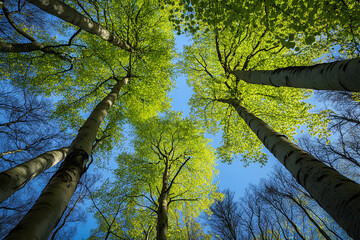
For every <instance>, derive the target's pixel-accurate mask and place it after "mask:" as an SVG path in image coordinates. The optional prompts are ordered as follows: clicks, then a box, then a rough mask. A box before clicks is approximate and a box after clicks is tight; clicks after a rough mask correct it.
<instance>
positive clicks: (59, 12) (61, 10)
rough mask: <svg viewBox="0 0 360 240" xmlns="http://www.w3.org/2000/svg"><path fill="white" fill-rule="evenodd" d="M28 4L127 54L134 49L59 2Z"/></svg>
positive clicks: (43, 0) (39, 0)
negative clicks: (95, 36) (99, 38)
mask: <svg viewBox="0 0 360 240" xmlns="http://www.w3.org/2000/svg"><path fill="white" fill-rule="evenodd" d="M27 1H28V2H30V3H32V4H34V5H35V6H37V7H38V8H40V9H41V10H43V11H45V12H47V13H49V14H52V15H54V16H56V17H58V18H60V19H62V20H64V21H65V22H68V23H71V24H73V25H75V26H77V27H79V28H81V29H83V30H84V31H86V32H88V33H91V34H95V35H97V36H99V37H101V38H102V39H104V40H106V41H108V42H109V43H111V44H113V45H115V46H118V47H120V48H121V49H124V50H126V51H129V52H134V49H133V48H132V47H131V46H130V45H129V44H127V43H125V42H124V41H122V40H121V39H119V38H118V37H117V36H116V35H115V34H114V33H111V32H110V31H109V30H107V29H105V28H103V27H102V26H101V25H100V24H98V23H97V22H94V21H92V20H91V19H89V18H87V17H85V16H84V15H82V14H81V13H79V12H78V11H76V10H75V9H73V8H72V7H70V6H69V5H67V4H65V3H63V2H61V1H59V0H27Z"/></svg>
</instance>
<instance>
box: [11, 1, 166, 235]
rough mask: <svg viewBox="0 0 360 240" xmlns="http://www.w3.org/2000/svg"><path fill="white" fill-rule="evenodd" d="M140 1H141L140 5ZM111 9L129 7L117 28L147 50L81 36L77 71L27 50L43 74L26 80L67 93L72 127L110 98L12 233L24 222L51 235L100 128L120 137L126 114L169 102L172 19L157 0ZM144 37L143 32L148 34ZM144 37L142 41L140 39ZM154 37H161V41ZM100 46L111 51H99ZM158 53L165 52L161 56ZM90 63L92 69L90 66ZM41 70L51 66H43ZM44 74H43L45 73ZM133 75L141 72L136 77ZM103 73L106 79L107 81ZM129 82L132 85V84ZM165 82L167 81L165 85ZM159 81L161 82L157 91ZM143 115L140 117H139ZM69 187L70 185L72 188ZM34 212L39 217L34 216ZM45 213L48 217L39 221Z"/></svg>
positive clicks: (61, 112) (62, 109)
mask: <svg viewBox="0 0 360 240" xmlns="http://www.w3.org/2000/svg"><path fill="white" fill-rule="evenodd" d="M137 4H140V5H141V6H139V5H137ZM109 8H110V6H106V9H109ZM112 8H113V9H126V10H127V11H128V12H127V15H125V16H121V15H118V16H120V17H119V18H116V21H117V22H118V23H119V22H120V24H119V25H116V27H118V29H127V32H128V34H126V36H127V38H128V39H127V40H128V41H131V42H133V43H134V45H135V46H138V47H142V46H143V47H144V48H146V51H143V52H142V53H143V55H142V56H141V57H139V55H135V54H134V53H128V52H126V53H124V52H123V51H122V50H119V49H117V48H116V46H114V47H113V46H109V44H107V43H105V44H104V43H103V42H101V41H100V42H99V41H97V40H96V39H95V38H93V37H91V36H87V35H81V36H79V39H78V41H79V42H86V43H87V44H88V46H89V48H87V50H86V51H84V52H80V53H81V54H83V56H85V57H84V58H82V62H81V63H78V64H77V65H75V64H74V71H72V70H73V66H72V67H70V69H68V70H66V71H60V72H59V70H58V69H56V68H57V67H58V66H57V65H56V64H55V65H54V64H53V62H52V61H51V60H49V59H46V58H47V56H44V57H42V58H37V60H39V61H38V62H33V61H32V58H33V56H34V55H35V56H37V55H38V53H37V52H30V53H24V54H23V56H25V58H24V59H25V62H26V61H27V60H30V65H29V66H30V68H32V69H34V70H36V71H35V72H36V73H38V74H37V75H36V76H34V75H30V78H28V79H27V82H26V83H21V84H26V85H30V86H31V87H32V89H33V90H34V89H35V90H36V91H39V92H47V93H49V94H50V93H53V92H54V90H55V89H57V90H55V92H57V93H60V94H63V96H64V101H63V103H62V104H59V105H58V109H57V112H56V113H55V115H56V114H58V115H57V116H61V117H62V118H63V119H64V120H65V121H64V123H65V122H66V121H67V123H68V125H67V126H70V127H73V128H74V129H76V128H77V127H78V123H79V122H81V121H79V120H80V119H81V118H82V117H80V116H79V115H80V114H79V113H80V112H81V111H89V110H90V111H91V109H92V108H93V106H94V103H95V102H96V100H97V99H99V98H101V97H105V98H104V99H103V101H101V102H100V103H99V104H98V105H97V107H95V109H94V110H93V111H92V114H91V115H90V117H89V118H88V120H87V121H86V122H85V124H84V125H83V126H82V127H81V128H80V130H79V133H78V134H77V137H76V138H75V140H74V141H73V143H72V145H71V146H70V150H69V154H68V156H67V158H66V159H65V160H64V163H63V164H62V165H61V167H60V169H59V171H58V172H57V173H56V174H55V175H54V177H53V178H52V180H51V181H50V183H49V186H48V187H47V188H46V189H45V190H44V191H43V195H42V196H41V197H40V198H39V200H38V201H37V203H36V204H35V205H34V208H33V210H31V211H30V212H29V213H28V215H26V216H25V217H24V219H23V221H21V222H20V223H19V224H18V227H16V228H15V229H14V230H13V231H12V232H11V233H10V235H9V236H8V238H12V237H15V238H16V236H15V235H17V234H19V235H21V234H22V233H20V232H21V231H26V227H24V226H25V225H26V226H28V227H29V229H30V232H31V234H34V235H37V236H39V237H40V238H47V236H48V235H49V234H50V233H51V231H52V229H53V228H54V227H55V224H56V223H57V221H58V219H59V217H60V216H61V214H62V213H63V211H64V210H65V207H66V204H67V202H68V201H69V199H70V197H71V195H72V193H73V192H74V190H75V187H76V185H77V182H78V181H79V179H80V177H81V175H82V174H83V173H84V172H85V171H86V169H87V167H86V162H87V160H88V157H89V155H91V153H92V148H93V144H94V143H95V140H96V139H97V137H100V136H101V132H102V131H104V130H107V129H106V128H107V127H109V128H110V130H111V131H110V132H111V135H112V136H113V137H119V135H116V133H118V131H119V127H118V126H117V124H118V123H120V122H122V124H123V123H124V117H123V116H124V115H125V116H126V117H127V118H128V119H129V120H130V121H131V120H132V118H133V119H136V118H137V119H146V118H147V117H148V116H151V115H153V114H155V113H157V111H162V110H163V109H164V108H166V107H167V106H168V104H166V101H164V99H166V98H167V96H166V95H167V91H168V90H170V89H171V81H170V79H169V77H170V75H171V70H168V69H169V65H171V64H170V56H171V54H170V53H171V51H172V50H171V48H172V47H173V40H172V37H171V35H170V37H169V38H168V40H165V41H163V39H164V37H165V36H169V31H170V30H169V29H166V27H165V28H164V26H166V24H167V23H166V22H164V21H161V19H162V16H161V15H159V14H158V12H157V11H156V9H157V5H152V4H151V3H150V2H146V3H135V4H134V3H133V2H131V1H129V2H128V3H127V4H125V2H123V3H121V4H115V5H113V6H112ZM130 10H131V11H130ZM92 13H95V14H96V11H93V12H92ZM150 16H151V17H150ZM122 19H127V21H123V22H122ZM159 19H160V20H159ZM154 23H157V24H158V25H156V28H151V30H149V29H150V28H148V25H152V24H154ZM130 28H131V31H130ZM149 31H150V32H151V33H150V34H147V35H146V34H145V32H149ZM142 36H144V38H143V37H142ZM145 36H146V37H148V38H146V37H145ZM140 37H141V41H140V40H139V38H140ZM155 37H157V39H156V41H155ZM158 41H161V42H162V43H163V44H162V45H159V44H157V42H158ZM150 42H151V44H150ZM98 49H107V50H106V51H102V52H99V51H98ZM121 51H122V52H121ZM116 52H117V53H119V55H117V56H116ZM145 53H146V54H145ZM159 53H160V56H159V55H158V54H159ZM115 56H116V57H115ZM94 59H96V60H94ZM11 61H12V60H10V61H9V62H8V63H7V64H8V65H7V66H11V64H12V62H11ZM90 62H91V64H92V65H91V66H92V67H93V68H89V67H88V66H89V65H88V64H89V63H90ZM155 66H156V67H155ZM22 67H24V65H20V66H18V69H20V71H19V72H18V73H19V74H21V73H23V72H24V71H23V70H21V68H22ZM144 68H146V71H143V70H144ZM41 69H46V70H43V71H42V70H41ZM159 69H164V71H159ZM52 70H54V72H55V73H54V74H50V75H49V71H50V72H51V71H52ZM42 73H44V74H43V75H42ZM138 73H139V74H138ZM117 74H124V75H123V76H124V78H123V79H121V77H119V78H118V77H117V76H118V75H117ZM134 74H138V75H137V76H136V77H134V76H135V75H134ZM6 76H8V75H6ZM49 76H51V78H49ZM103 76H105V77H103ZM109 76H110V77H109ZM120 76H121V75H120ZM125 76H126V77H125ZM103 78H105V79H106V80H105V81H103ZM129 78H131V79H130V81H128V80H129ZM14 79H16V78H14ZM17 79H18V78H17ZM44 79H47V80H48V82H47V83H49V84H47V85H42V84H40V81H43V80H44ZM50 79H51V81H50ZM74 79H76V81H78V83H79V84H77V85H76V84H75V85H74ZM132 79H134V80H132ZM140 79H141V81H140ZM39 80H40V81H39ZM84 80H85V81H84ZM99 80H100V82H99ZM111 81H115V82H116V84H115V85H114V86H111V84H110V83H111ZM50 82H52V83H50ZM59 82H61V85H58V83H59ZM128 82H129V84H127V83H128ZM165 82H166V83H168V84H165ZM18 84H19V83H18ZM91 84H94V89H90V91H89V86H91ZM67 85H68V86H72V87H73V89H74V90H75V92H81V93H83V90H84V88H85V89H86V91H88V92H86V91H85V96H82V97H80V99H77V95H76V94H74V93H75V92H69V91H67V90H65V89H66V86H67ZM104 85H105V86H107V87H105V86H104ZM123 85H127V86H128V87H127V89H124V90H123V96H122V97H123V99H122V100H123V101H122V102H121V104H119V105H120V106H119V105H118V106H115V109H114V110H113V111H112V112H110V114H109V116H108V118H107V120H105V121H103V120H104V118H105V116H106V114H107V111H108V109H109V108H110V106H111V105H112V104H113V103H114V101H115V99H116V97H117V95H118V94H119V90H120V88H121V87H122V86H123ZM142 86H144V88H143V89H141V91H139V89H140V88H141V87H142ZM154 86H156V90H155V88H154ZM64 87H65V88H64ZM83 87H84V88H83ZM109 87H110V88H112V91H111V93H110V94H109V95H108V96H106V90H107V89H108V88H109ZM91 90H92V91H91ZM103 90H105V92H103ZM135 93H136V94H135ZM155 93H156V94H155ZM81 95H82V94H81ZM104 95H105V96H104ZM126 99H127V100H126ZM145 101H146V103H147V108H146V107H144V102H145ZM164 102H165V103H164ZM156 104H158V106H156ZM69 105H70V106H74V105H75V106H76V107H78V109H76V108H70V109H68V107H69ZM124 109H125V110H124ZM138 109H142V111H138ZM149 109H150V111H149ZM146 111H147V112H146ZM124 112H125V113H124ZM143 113H146V114H143ZM141 114H143V115H141ZM138 116H141V117H140V118H139V117H138ZM101 124H102V125H101ZM64 125H66V124H64ZM99 127H100V131H99ZM98 132H99V133H98ZM112 140H113V139H111V138H109V137H106V141H104V142H103V144H102V145H101V147H102V149H106V148H108V147H109V145H111V141H112ZM100 150H101V149H100ZM66 176H68V177H66ZM64 177H65V178H64ZM53 186H64V188H62V190H60V189H61V187H60V188H57V189H55V192H56V194H54V195H52V194H49V193H50V192H51V193H54V192H53V191H54V190H52V189H54V188H53ZM66 186H70V188H67V187H66ZM55 188H56V187H55ZM49 195H52V196H53V198H49V197H48V196H49ZM42 203H46V204H50V205H51V206H53V208H52V211H48V210H45V209H44V208H37V205H38V204H40V205H43V206H44V204H42ZM35 209H36V210H35ZM36 212H39V215H38V216H39V217H37V216H36ZM33 214H35V215H33ZM46 214H48V215H46ZM33 217H34V218H35V219H37V220H35V221H34V220H32V218H33ZM40 218H41V219H46V220H45V221H39V219H40ZM34 222H37V223H38V224H39V225H40V226H41V225H42V224H44V225H45V226H44V227H40V228H41V229H42V230H39V231H37V230H36V227H35V226H33V223H34ZM27 236H30V235H27Z"/></svg>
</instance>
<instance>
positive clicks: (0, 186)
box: [0, 147, 69, 203]
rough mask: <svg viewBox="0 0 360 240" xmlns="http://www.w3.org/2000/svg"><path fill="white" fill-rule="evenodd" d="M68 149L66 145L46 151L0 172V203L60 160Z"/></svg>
mask: <svg viewBox="0 0 360 240" xmlns="http://www.w3.org/2000/svg"><path fill="white" fill-rule="evenodd" d="M68 150H69V148H68V147H64V148H60V149H56V150H52V151H49V152H46V153H44V154H42V155H40V156H38V157H36V158H33V159H31V160H29V161H27V162H24V163H22V164H19V165H17V166H15V167H13V168H11V169H8V170H6V171H4V172H2V173H0V203H1V202H3V201H5V200H6V199H7V198H8V197H10V196H11V195H13V194H14V193H15V192H16V191H18V190H19V189H21V188H22V187H24V186H25V185H26V184H27V183H28V182H29V181H30V180H31V179H33V178H35V177H37V176H38V175H40V174H41V173H43V172H44V171H45V170H47V169H48V168H50V167H52V166H54V165H56V164H58V163H59V162H61V161H62V160H63V159H64V158H65V157H66V154H67V152H68Z"/></svg>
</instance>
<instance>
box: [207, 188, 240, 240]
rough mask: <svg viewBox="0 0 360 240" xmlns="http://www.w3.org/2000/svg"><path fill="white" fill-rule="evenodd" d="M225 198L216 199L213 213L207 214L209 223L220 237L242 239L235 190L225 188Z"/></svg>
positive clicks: (212, 206) (211, 208)
mask: <svg viewBox="0 0 360 240" xmlns="http://www.w3.org/2000/svg"><path fill="white" fill-rule="evenodd" d="M223 193H224V196H225V197H224V199H222V200H217V201H215V202H214V203H213V204H212V205H211V207H210V211H211V213H210V214H209V215H207V224H208V225H209V226H210V227H211V229H212V231H213V232H214V233H215V234H216V237H217V238H219V239H234V240H236V239H240V238H239V234H240V231H241V230H240V218H239V214H240V212H239V205H238V203H237V202H236V201H235V200H234V195H235V194H234V192H230V190H229V189H227V190H224V191H223Z"/></svg>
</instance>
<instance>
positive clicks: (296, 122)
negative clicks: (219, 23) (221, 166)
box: [181, 25, 327, 165]
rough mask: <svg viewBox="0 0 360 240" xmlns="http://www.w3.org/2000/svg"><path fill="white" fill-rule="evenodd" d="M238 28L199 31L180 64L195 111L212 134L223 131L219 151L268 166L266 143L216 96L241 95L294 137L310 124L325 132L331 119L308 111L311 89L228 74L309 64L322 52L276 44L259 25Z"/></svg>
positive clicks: (253, 109) (255, 110)
mask: <svg viewBox="0 0 360 240" xmlns="http://www.w3.org/2000/svg"><path fill="white" fill-rule="evenodd" d="M238 28H239V31H238V32H239V34H238V35H232V34H231V31H229V32H228V31H227V30H226V29H224V30H222V31H218V32H215V33H214V32H209V33H206V34H205V33H203V34H201V36H200V35H199V36H198V37H196V38H195V39H194V44H193V45H192V46H189V47H187V48H186V49H185V53H184V60H183V61H182V62H181V64H182V65H183V66H184V68H183V69H184V73H185V74H188V78H189V79H188V84H189V85H191V86H192V87H193V91H194V95H193V97H192V99H191V102H190V104H191V106H192V110H193V112H194V113H195V114H196V115H197V116H198V117H199V118H200V119H202V120H203V121H204V125H205V126H206V127H207V128H208V129H209V130H211V131H212V132H217V131H219V130H220V129H221V130H222V133H223V137H222V139H223V141H222V145H221V146H220V147H219V148H218V149H217V150H218V154H219V156H220V157H221V158H222V159H223V161H225V162H231V161H232V159H234V157H236V156H237V155H239V154H240V155H241V157H242V160H243V161H244V162H245V165H247V164H249V163H250V162H260V163H262V164H264V163H265V162H266V159H267V157H266V154H265V153H264V152H262V151H261V149H262V143H261V142H260V141H259V140H258V138H257V137H256V135H255V134H254V133H252V132H251V130H250V129H249V128H248V127H247V125H246V124H245V122H244V121H243V120H242V119H241V118H239V116H238V114H237V113H236V112H235V111H234V109H233V108H232V107H231V106H227V105H226V104H223V103H219V102H218V101H217V100H219V99H229V98H232V99H238V100H239V101H240V103H241V104H242V105H243V106H244V107H246V108H247V109H248V110H249V111H250V112H252V113H254V114H255V115H257V116H259V117H260V118H261V119H262V120H264V121H265V122H266V123H268V124H269V125H270V126H271V127H273V128H274V129H275V130H276V131H278V132H280V133H282V134H284V135H286V136H287V137H288V138H290V139H292V140H294V138H293V136H294V135H295V134H296V132H297V130H298V129H299V127H300V126H301V125H305V124H307V125H308V127H309V130H310V131H311V132H312V134H319V135H320V136H322V135H324V134H326V133H325V128H324V127H325V126H326V123H327V121H326V120H325V119H324V115H323V114H320V115H319V114H314V113H310V112H309V111H310V110H311V109H312V108H313V106H312V105H311V104H310V103H307V102H305V101H304V100H306V99H308V98H309V97H310V96H311V93H312V91H309V90H302V89H292V88H283V87H270V86H258V85H253V84H248V83H245V82H243V81H240V80H237V79H235V77H234V76H232V75H230V74H229V72H230V71H232V70H235V69H241V70H255V69H269V70H271V69H276V68H279V67H281V66H289V65H307V64H310V63H311V62H312V61H311V59H312V58H313V57H314V56H317V53H316V52H314V51H313V50H312V49H311V48H305V47H304V50H303V51H302V52H301V53H294V52H293V51H290V50H287V49H285V48H284V47H281V45H278V44H274V43H272V41H271V40H272V39H273V37H274V35H273V33H272V32H269V31H268V30H267V29H266V27H261V26H260V25H258V26H257V27H255V26H241V25H239V26H238ZM215 31H216V30H215ZM324 114H325V113H324Z"/></svg>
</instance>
